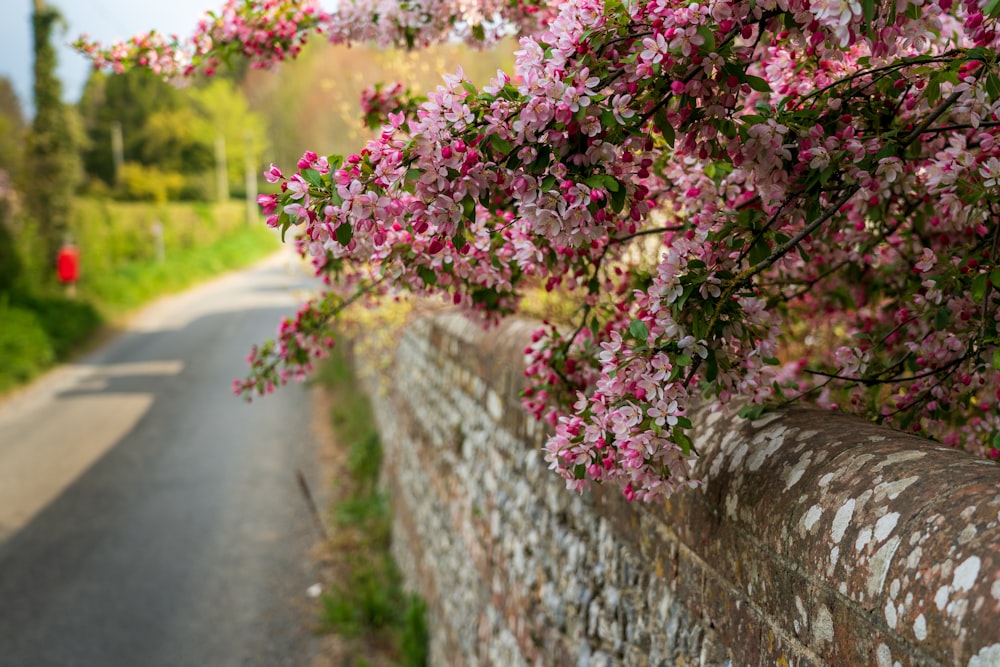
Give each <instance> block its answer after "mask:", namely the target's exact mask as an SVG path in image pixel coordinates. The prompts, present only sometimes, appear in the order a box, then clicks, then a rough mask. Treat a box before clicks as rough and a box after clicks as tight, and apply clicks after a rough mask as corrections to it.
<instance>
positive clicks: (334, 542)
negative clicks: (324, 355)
mask: <svg viewBox="0 0 1000 667" xmlns="http://www.w3.org/2000/svg"><path fill="white" fill-rule="evenodd" d="M315 382H317V383H319V384H320V385H322V386H323V388H324V390H325V391H326V392H327V395H328V397H329V399H330V400H329V404H330V405H331V408H330V422H331V426H332V428H333V433H334V440H335V442H336V444H337V446H338V447H341V448H343V451H342V454H343V459H344V465H343V469H344V474H343V475H341V476H340V477H339V478H338V480H337V485H336V488H335V489H334V499H333V502H332V511H331V522H332V523H333V530H332V531H331V534H332V535H333V537H332V538H331V543H330V544H329V554H328V557H329V562H330V565H331V567H330V570H331V577H330V578H331V579H332V580H333V582H334V583H332V584H331V585H330V586H328V592H326V593H324V594H323V595H322V596H321V598H320V599H321V602H322V610H321V615H320V628H321V630H322V631H323V632H327V633H335V634H337V635H339V636H340V637H341V638H342V639H343V640H344V643H345V644H346V653H347V656H346V658H347V662H346V663H345V664H347V665H354V666H355V667H362V666H365V665H367V666H375V665H378V666H382V665H402V666H404V667H425V666H426V664H427V646H428V635H427V625H426V620H425V617H426V613H425V612H426V607H425V605H424V603H423V602H422V601H421V600H420V599H419V598H418V597H416V596H415V595H411V594H407V593H406V592H404V591H403V588H402V582H401V580H400V575H399V570H398V569H397V567H396V564H395V562H394V561H393V560H392V556H391V555H390V552H389V546H390V528H391V521H392V517H391V515H390V505H389V502H388V500H387V498H386V496H385V493H384V492H383V491H381V490H380V489H379V485H378V475H379V469H380V467H381V462H382V445H381V442H380V441H379V438H378V434H377V433H376V432H375V430H374V418H373V416H372V412H371V406H370V405H369V403H368V399H367V397H366V396H365V394H364V393H363V392H361V391H358V385H357V382H356V380H355V378H354V375H353V372H352V369H351V366H350V363H349V361H348V357H347V352H345V350H344V349H343V348H341V347H337V348H335V349H334V351H333V354H332V355H331V357H330V358H329V359H328V360H327V361H326V362H325V363H324V364H323V365H322V366H321V367H320V369H319V370H318V372H317V374H316V378H315Z"/></svg>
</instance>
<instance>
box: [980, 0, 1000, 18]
mask: <svg viewBox="0 0 1000 667" xmlns="http://www.w3.org/2000/svg"><path fill="white" fill-rule="evenodd" d="M983 13H984V14H986V15H987V16H989V17H990V18H992V19H995V18H997V17H1000V0H990V2H989V3H988V4H987V5H986V8H985V9H983Z"/></svg>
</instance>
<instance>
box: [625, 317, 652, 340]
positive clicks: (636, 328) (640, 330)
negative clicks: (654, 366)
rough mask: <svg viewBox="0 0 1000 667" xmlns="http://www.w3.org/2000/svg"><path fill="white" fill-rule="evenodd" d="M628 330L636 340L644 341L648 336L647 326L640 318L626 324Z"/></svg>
mask: <svg viewBox="0 0 1000 667" xmlns="http://www.w3.org/2000/svg"><path fill="white" fill-rule="evenodd" d="M628 332H629V333H630V334H632V337H633V338H635V339H636V340H640V341H642V342H646V339H647V338H649V327H647V326H646V323H645V322H643V321H642V320H632V323H631V324H629V325H628Z"/></svg>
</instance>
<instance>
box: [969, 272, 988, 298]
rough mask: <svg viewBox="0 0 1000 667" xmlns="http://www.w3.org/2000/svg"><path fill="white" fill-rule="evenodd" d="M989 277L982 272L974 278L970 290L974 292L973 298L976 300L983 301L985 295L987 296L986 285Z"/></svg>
mask: <svg viewBox="0 0 1000 667" xmlns="http://www.w3.org/2000/svg"><path fill="white" fill-rule="evenodd" d="M987 280H988V277H987V275H986V274H985V273H980V274H979V275H978V276H976V277H975V278H973V279H972V287H971V288H970V291H971V292H972V298H973V299H974V300H976V301H981V300H982V298H983V297H984V296H986V285H987Z"/></svg>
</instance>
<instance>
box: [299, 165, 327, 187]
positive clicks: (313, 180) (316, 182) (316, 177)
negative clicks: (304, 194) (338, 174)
mask: <svg viewBox="0 0 1000 667" xmlns="http://www.w3.org/2000/svg"><path fill="white" fill-rule="evenodd" d="M299 173H300V174H302V178H303V179H305V182H306V183H308V184H309V185H311V186H313V187H314V188H321V187H323V176H321V175H320V173H319V172H318V171H316V170H315V169H303V170H302V171H300V172H299Z"/></svg>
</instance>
